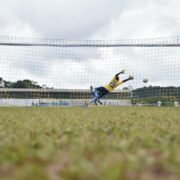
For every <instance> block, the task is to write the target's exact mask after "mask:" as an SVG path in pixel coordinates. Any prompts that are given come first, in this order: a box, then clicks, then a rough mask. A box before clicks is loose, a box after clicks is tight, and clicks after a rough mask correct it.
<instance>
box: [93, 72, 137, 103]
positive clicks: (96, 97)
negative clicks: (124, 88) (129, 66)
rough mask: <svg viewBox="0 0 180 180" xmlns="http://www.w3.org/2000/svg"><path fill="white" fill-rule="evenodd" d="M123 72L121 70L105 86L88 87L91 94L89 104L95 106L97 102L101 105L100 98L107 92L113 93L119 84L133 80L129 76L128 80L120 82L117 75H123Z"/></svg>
mask: <svg viewBox="0 0 180 180" xmlns="http://www.w3.org/2000/svg"><path fill="white" fill-rule="evenodd" d="M124 73H125V70H122V71H121V72H119V73H117V74H116V75H115V76H114V77H113V78H112V80H111V82H110V83H109V84H107V85H105V86H101V87H97V88H93V87H92V86H90V93H91V101H90V103H91V104H92V103H93V104H95V105H97V102H98V103H100V104H102V102H101V101H100V98H102V97H103V96H105V95H106V94H108V93H109V92H111V91H113V90H114V89H115V88H116V87H118V86H119V85H120V84H122V83H125V82H126V81H129V80H133V79H134V78H133V76H131V75H130V76H129V78H127V79H124V80H120V79H119V75H120V74H124Z"/></svg>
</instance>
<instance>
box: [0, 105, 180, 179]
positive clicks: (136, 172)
mask: <svg viewBox="0 0 180 180" xmlns="http://www.w3.org/2000/svg"><path fill="white" fill-rule="evenodd" d="M179 152H180V109H179V108H151V107H122V108H119V107H96V108H93V107H90V108H0V179H8V180H9V179H13V180H16V179H18V180H21V179H25V180H28V179H29V180H36V179H38V180H41V179H52V180H56V179H60V178H61V179H83V180H84V179H89V180H92V179H93V180H96V179H98V180H99V179H100V180H101V179H102V180H106V179H107V180H108V179H113V180H114V179H143V180H144V179H145V180H146V179H149V180H154V179H180V169H179V168H180V153H179Z"/></svg>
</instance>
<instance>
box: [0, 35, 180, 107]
mask: <svg viewBox="0 0 180 180" xmlns="http://www.w3.org/2000/svg"><path fill="white" fill-rule="evenodd" d="M122 69H125V70H126V73H125V74H122V75H120V79H122V80H123V79H126V78H128V77H129V75H133V76H134V80H132V81H128V82H126V83H124V84H122V85H121V86H119V87H117V88H116V90H115V91H113V92H111V93H110V94H108V95H106V96H105V97H103V98H102V99H103V100H102V101H103V103H104V104H106V105H158V106H161V105H164V106H174V105H175V106H178V104H179V102H180V78H179V77H180V71H179V69H180V37H168V38H156V39H142V40H138V39H137V40H136V39H133V40H114V41H95V40H82V41H66V40H56V39H32V38H19V37H8V36H0V77H1V79H0V87H1V88H0V98H1V100H0V104H1V105H27V106H32V105H37V106H40V105H44V106H49V105H56V106H61V105H83V104H88V103H89V99H90V91H89V87H90V86H91V85H92V86H93V87H99V86H103V85H105V84H107V83H108V82H109V81H110V80H111V78H112V77H113V76H114V75H115V74H116V73H118V72H119V71H121V70H122ZM143 79H148V82H147V83H144V81H143Z"/></svg>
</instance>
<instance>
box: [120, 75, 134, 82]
mask: <svg viewBox="0 0 180 180" xmlns="http://www.w3.org/2000/svg"><path fill="white" fill-rule="evenodd" d="M133 79H134V77H133V76H129V78H128V79H124V80H123V81H122V82H123V83H124V82H126V81H129V80H133Z"/></svg>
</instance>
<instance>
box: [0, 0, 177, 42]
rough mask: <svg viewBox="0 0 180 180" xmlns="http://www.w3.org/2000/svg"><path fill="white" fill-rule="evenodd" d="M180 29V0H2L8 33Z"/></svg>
mask: <svg viewBox="0 0 180 180" xmlns="http://www.w3.org/2000/svg"><path fill="white" fill-rule="evenodd" d="M179 32H180V1H179V0H0V34H5V35H17V36H30V37H35V36H36V37H49V38H60V39H121V38H141V37H159V36H169V35H178V34H179Z"/></svg>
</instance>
